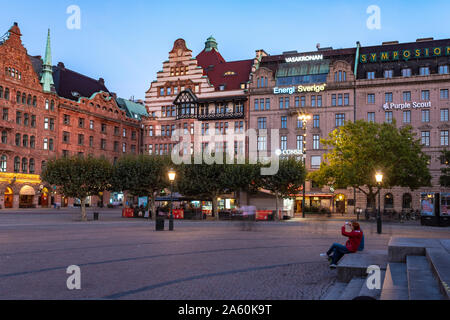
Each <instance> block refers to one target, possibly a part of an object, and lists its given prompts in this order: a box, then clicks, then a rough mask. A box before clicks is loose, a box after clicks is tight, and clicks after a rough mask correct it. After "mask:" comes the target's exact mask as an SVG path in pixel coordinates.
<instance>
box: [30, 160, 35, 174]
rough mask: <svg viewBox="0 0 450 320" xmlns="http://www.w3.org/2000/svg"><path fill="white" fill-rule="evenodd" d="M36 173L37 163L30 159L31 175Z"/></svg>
mask: <svg viewBox="0 0 450 320" xmlns="http://www.w3.org/2000/svg"><path fill="white" fill-rule="evenodd" d="M34 172H35V162H34V159H33V158H31V159H30V173H31V174H33V173H34Z"/></svg>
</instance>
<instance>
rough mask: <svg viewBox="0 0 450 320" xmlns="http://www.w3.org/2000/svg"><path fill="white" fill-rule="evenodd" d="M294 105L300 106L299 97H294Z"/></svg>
mask: <svg viewBox="0 0 450 320" xmlns="http://www.w3.org/2000/svg"><path fill="white" fill-rule="evenodd" d="M295 107H296V108H298V107H300V97H295Z"/></svg>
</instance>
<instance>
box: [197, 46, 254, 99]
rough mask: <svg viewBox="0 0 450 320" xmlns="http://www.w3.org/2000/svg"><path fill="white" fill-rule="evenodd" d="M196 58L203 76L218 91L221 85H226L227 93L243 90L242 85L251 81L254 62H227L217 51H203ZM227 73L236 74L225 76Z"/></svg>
mask: <svg viewBox="0 0 450 320" xmlns="http://www.w3.org/2000/svg"><path fill="white" fill-rule="evenodd" d="M196 58H197V61H198V65H199V66H201V67H202V68H203V74H204V75H206V76H208V78H209V81H210V82H211V84H212V85H213V86H214V87H215V89H216V91H218V90H219V86H221V85H225V91H228V90H237V89H240V88H241V83H247V82H248V81H249V77H250V72H251V69H252V65H253V60H240V61H230V62H226V61H225V59H224V58H223V57H222V55H221V54H220V53H219V52H218V51H216V50H215V49H213V50H211V51H205V50H203V51H202V52H200V54H199V55H198V56H197V57H196ZM227 72H231V73H234V74H232V75H225V73H227Z"/></svg>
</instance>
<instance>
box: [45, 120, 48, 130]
mask: <svg viewBox="0 0 450 320" xmlns="http://www.w3.org/2000/svg"><path fill="white" fill-rule="evenodd" d="M44 129H45V130H48V129H49V119H48V118H44Z"/></svg>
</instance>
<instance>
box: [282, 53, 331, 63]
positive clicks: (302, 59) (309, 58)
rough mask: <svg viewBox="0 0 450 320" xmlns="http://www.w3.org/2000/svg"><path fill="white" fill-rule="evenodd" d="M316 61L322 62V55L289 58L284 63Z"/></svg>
mask: <svg viewBox="0 0 450 320" xmlns="http://www.w3.org/2000/svg"><path fill="white" fill-rule="evenodd" d="M317 60H323V55H322V54H316V55H311V56H300V57H289V58H286V62H288V63H291V62H305V61H317Z"/></svg>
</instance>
